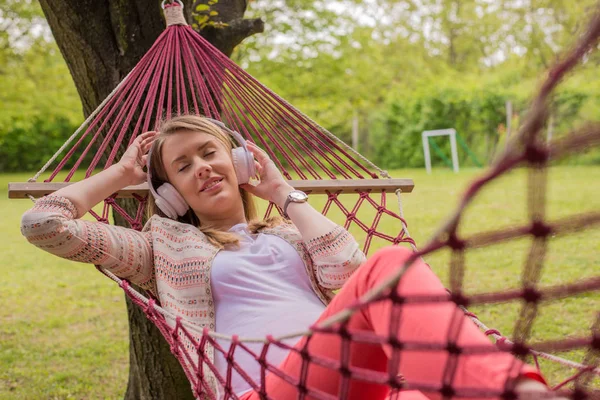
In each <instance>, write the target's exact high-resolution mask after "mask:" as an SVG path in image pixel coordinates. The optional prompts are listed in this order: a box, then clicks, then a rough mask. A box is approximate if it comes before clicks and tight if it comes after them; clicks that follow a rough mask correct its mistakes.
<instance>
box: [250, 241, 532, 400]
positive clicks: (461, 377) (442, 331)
mask: <svg viewBox="0 0 600 400" xmlns="http://www.w3.org/2000/svg"><path fill="white" fill-rule="evenodd" d="M410 254H411V253H410V251H409V250H407V249H404V248H400V247H388V248H385V249H383V250H380V251H378V252H377V253H375V254H374V255H373V256H372V257H370V258H369V260H368V261H367V262H366V263H365V264H364V265H362V266H361V267H360V268H359V269H358V270H357V271H356V272H355V273H354V275H352V277H351V278H350V279H349V280H348V282H346V284H345V285H344V287H343V288H342V289H341V290H340V292H339V293H338V294H337V295H336V297H335V298H334V299H333V301H332V302H331V303H330V304H329V306H328V307H327V308H326V309H325V311H324V312H323V314H322V315H321V317H320V318H319V321H322V320H325V319H327V318H328V317H330V316H332V315H334V314H336V313H338V312H339V311H341V310H343V309H345V308H346V307H347V306H349V305H351V304H353V303H355V302H356V301H357V299H359V298H360V297H361V296H363V295H364V294H365V293H367V292H368V291H369V290H370V289H372V288H374V287H377V286H378V285H379V284H381V283H382V282H384V281H385V280H386V278H388V277H389V276H390V275H391V274H392V273H393V272H394V271H397V270H398V268H399V266H401V265H402V264H403V262H404V261H405V260H406V259H407V258H408V257H409V256H410ZM396 291H397V293H398V294H399V295H400V296H411V295H413V296H414V295H445V294H446V293H447V292H446V290H445V288H444V286H443V285H442V283H441V282H440V280H439V279H438V278H437V277H436V275H435V274H434V273H433V272H432V271H431V269H430V268H429V267H428V266H427V265H425V264H424V263H423V262H422V261H420V260H419V261H417V262H415V264H414V265H413V266H412V267H410V269H409V270H408V271H407V273H406V274H405V275H404V277H403V278H402V280H401V283H400V284H399V285H398V288H397V289H396ZM394 308H400V310H399V314H396V312H398V311H394V313H395V314H394V315H397V317H398V319H399V324H398V325H397V326H396V327H394V329H393V330H394V331H395V332H396V335H395V336H396V337H397V338H398V340H399V341H400V342H407V343H410V342H418V343H432V344H443V345H444V346H446V345H447V344H448V341H449V340H448V337H454V338H455V339H456V341H455V343H456V345H457V347H459V348H460V347H462V346H473V345H480V346H482V347H483V348H486V346H487V347H489V349H490V350H493V349H494V348H495V346H494V345H493V344H492V343H491V342H490V340H489V339H488V338H487V337H486V336H485V335H484V334H483V333H482V332H481V331H480V330H479V328H477V327H476V325H475V324H474V323H473V322H472V321H471V320H470V319H469V318H468V317H466V316H465V315H464V314H463V313H462V311H461V310H460V309H459V308H458V307H457V306H456V305H455V304H454V303H453V302H451V301H444V302H435V303H432V302H430V303H422V304H404V305H397V304H396V305H393V303H392V301H391V300H383V301H379V302H374V303H372V304H370V305H368V306H366V307H364V308H362V309H361V310H359V311H358V312H356V313H355V314H354V315H353V316H352V317H351V319H350V321H349V324H348V330H349V331H351V332H356V331H368V332H373V333H375V334H377V335H378V336H389V332H390V315H392V310H393V309H394ZM306 344H307V339H306V338H303V339H302V340H300V342H298V343H297V344H296V346H295V348H296V349H301V348H303V347H305V346H306ZM307 348H308V353H309V354H310V355H313V356H319V357H320V358H327V359H330V360H333V361H337V362H339V360H340V359H341V358H340V356H341V353H342V340H341V338H340V336H339V335H338V334H325V333H317V334H314V335H313V337H312V338H311V339H310V340H309V341H308V346H307ZM349 350H350V365H351V368H363V369H366V370H371V371H378V372H386V371H388V365H389V364H390V362H391V361H390V360H391V359H392V347H391V346H389V345H380V344H369V343H356V342H351V344H350V346H349ZM397 353H398V354H399V357H394V360H395V361H394V362H395V363H398V364H397V367H398V373H399V374H401V375H402V376H403V377H404V378H405V379H406V382H407V383H408V384H411V383H412V384H421V385H423V384H424V385H427V386H428V387H430V388H432V389H430V390H429V389H428V390H421V391H418V390H403V391H400V392H397V393H393V394H391V393H390V389H389V386H387V385H385V384H375V383H369V382H365V381H361V380H357V379H352V380H351V381H350V386H349V391H348V393H347V396H346V398H347V399H352V400H358V399H361V400H362V399H368V400H377V399H382V400H383V399H401V400H425V399H435V400H437V399H441V398H442V397H443V396H442V394H441V393H442V392H441V388H442V386H443V385H444V384H445V386H446V390H448V389H449V388H452V389H453V390H457V392H458V393H460V391H461V390H471V389H478V390H482V391H487V392H488V393H489V392H490V391H497V392H502V391H503V390H504V388H505V384H506V383H507V382H511V381H514V379H515V378H517V377H521V376H528V377H530V378H532V379H537V380H540V381H542V382H543V379H542V378H541V376H539V374H537V372H535V369H534V368H532V367H531V366H528V365H525V364H523V363H522V362H520V361H519V360H517V359H515V357H513V356H512V355H511V354H508V353H503V352H489V353H479V354H470V355H467V354H458V355H454V356H449V352H448V351H447V350H445V349H444V350H441V349H440V350H423V349H421V350H406V349H405V350H401V351H399V352H397ZM452 365H454V367H455V369H452V368H448V367H449V366H452ZM301 366H302V358H301V356H300V355H298V354H297V353H296V352H290V354H289V355H288V357H287V358H286V359H285V360H284V361H283V363H282V364H281V365H279V367H278V369H279V370H281V371H282V372H284V373H285V374H287V375H288V376H291V377H293V378H294V379H295V380H296V381H298V379H299V377H300V373H301ZM449 370H454V373H453V374H452V373H449ZM341 381H342V375H341V374H340V372H339V371H338V369H337V368H326V367H323V366H319V365H315V364H314V363H310V364H309V368H308V375H307V378H306V387H307V388H309V389H312V390H318V391H322V392H325V393H328V394H331V395H333V396H335V397H339V396H340V393H339V390H340V383H341ZM433 388H437V390H436V389H433ZM266 392H267V393H268V394H269V396H270V397H271V398H273V399H276V400H291V399H296V398H298V395H299V389H298V388H297V386H296V385H294V384H290V383H288V382H286V381H284V380H283V379H281V378H280V377H278V376H277V375H275V374H273V373H270V374H268V375H267V377H266ZM306 398H311V397H310V396H307V397H306ZM471 398H473V397H471ZM481 398H488V399H489V398H490V397H489V394H488V395H483V394H482V395H481ZM496 398H499V397H496ZM259 399H260V395H259V394H258V393H257V392H248V393H245V394H244V395H243V396H242V400H259Z"/></svg>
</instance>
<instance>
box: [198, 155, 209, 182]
mask: <svg viewBox="0 0 600 400" xmlns="http://www.w3.org/2000/svg"><path fill="white" fill-rule="evenodd" d="M194 168H195V171H194V172H195V175H196V178H198V179H207V178H208V177H209V176H210V173H211V172H212V166H211V165H210V164H209V163H208V162H206V160H203V159H202V158H200V157H198V159H197V160H196V162H195V166H194Z"/></svg>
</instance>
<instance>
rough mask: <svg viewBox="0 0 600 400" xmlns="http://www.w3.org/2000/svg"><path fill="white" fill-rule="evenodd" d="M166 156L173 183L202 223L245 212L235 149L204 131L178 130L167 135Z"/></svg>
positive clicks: (169, 175)
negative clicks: (233, 159) (233, 153)
mask: <svg viewBox="0 0 600 400" xmlns="http://www.w3.org/2000/svg"><path fill="white" fill-rule="evenodd" d="M162 159H163V163H164V165H163V167H164V169H165V171H166V172H167V177H168V180H169V182H170V183H171V184H172V185H173V186H174V187H175V189H177V191H179V193H180V194H181V195H182V196H183V198H184V199H185V201H186V202H187V203H188V205H189V206H190V207H191V208H192V210H194V212H195V213H196V215H197V216H198V217H199V218H200V221H202V223H207V222H210V221H212V220H218V219H221V218H222V216H225V215H228V214H232V213H234V214H238V213H239V211H241V212H242V214H243V205H242V197H241V195H240V192H239V188H238V180H237V176H236V173H235V169H234V167H233V161H232V159H231V149H228V148H226V147H225V145H224V144H223V143H222V142H221V141H219V139H217V138H216V137H214V136H212V135H210V134H207V133H201V132H192V131H181V132H178V133H175V134H173V135H170V136H168V137H166V138H165V140H164V143H163V146H162Z"/></svg>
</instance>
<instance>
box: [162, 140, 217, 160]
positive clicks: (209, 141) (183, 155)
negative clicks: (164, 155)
mask: <svg viewBox="0 0 600 400" xmlns="http://www.w3.org/2000/svg"><path fill="white" fill-rule="evenodd" d="M211 144H213V141H212V140H210V139H209V140H207V141H206V142H204V143H202V144H201V145H200V146H198V148H197V149H196V151H200V150H202V149H203V148H205V147H206V146H208V145H211ZM185 158H187V155H185V154H182V155H180V156H179V157H177V158H176V159H174V160H173V161H171V165H173V164H175V163H176V162H179V161H181V160H184V159H185Z"/></svg>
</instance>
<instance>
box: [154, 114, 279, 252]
mask: <svg viewBox="0 0 600 400" xmlns="http://www.w3.org/2000/svg"><path fill="white" fill-rule="evenodd" d="M182 131H188V132H198V133H205V134H208V135H211V136H213V137H215V138H216V139H217V140H218V141H219V142H221V143H222V144H223V145H224V146H225V148H227V149H233V148H234V142H233V140H232V138H231V137H230V136H229V134H227V133H225V132H224V131H223V130H222V129H221V128H219V127H218V126H217V125H216V124H214V123H213V122H211V121H210V120H208V119H207V118H204V117H202V116H199V115H180V116H177V117H174V118H172V119H170V120H167V121H164V122H163V123H162V124H161V125H160V128H159V130H158V135H157V136H156V139H155V143H154V144H153V146H154V147H153V150H152V155H151V159H150V168H151V171H150V172H151V174H152V186H153V187H154V188H158V187H160V185H162V184H163V183H167V182H168V178H167V172H166V171H165V168H164V164H163V159H162V147H163V145H164V142H165V139H166V138H167V137H169V136H171V135H174V134H176V133H179V132H182ZM239 191H240V196H241V197H242V205H243V207H244V216H245V217H246V221H248V228H249V230H250V231H251V232H253V233H256V232H258V231H259V230H260V229H263V228H272V227H274V226H277V225H279V224H281V223H285V220H284V219H283V218H281V217H279V216H273V217H269V218H267V219H264V220H261V219H259V218H258V211H257V209H256V204H255V202H254V196H252V195H251V194H250V193H249V192H247V191H245V190H243V189H242V188H240V189H239ZM147 213H148V218H150V217H152V216H153V215H155V214H157V215H159V216H161V217H165V218H166V215H165V214H164V213H163V212H162V211H161V210H160V209H159V208H158V207H157V206H156V202H155V201H154V197H152V196H151V195H150V196H148V207H147ZM177 221H179V222H182V223H185V224H190V225H193V226H195V227H197V228H198V229H200V231H201V232H202V233H204V234H205V235H206V237H207V238H208V240H209V242H210V243H212V244H213V245H215V246H217V247H219V248H221V249H222V248H224V247H225V246H227V245H234V246H237V245H239V236H238V235H236V234H234V233H230V232H224V231H221V230H218V229H214V228H212V227H210V226H208V225H202V221H200V219H199V218H198V216H197V215H196V213H194V210H192V209H191V208H190V209H189V210H188V211H187V213H185V215H183V216H181V217H178V218H177Z"/></svg>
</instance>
